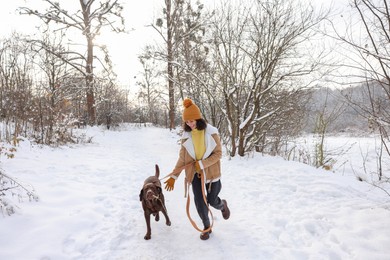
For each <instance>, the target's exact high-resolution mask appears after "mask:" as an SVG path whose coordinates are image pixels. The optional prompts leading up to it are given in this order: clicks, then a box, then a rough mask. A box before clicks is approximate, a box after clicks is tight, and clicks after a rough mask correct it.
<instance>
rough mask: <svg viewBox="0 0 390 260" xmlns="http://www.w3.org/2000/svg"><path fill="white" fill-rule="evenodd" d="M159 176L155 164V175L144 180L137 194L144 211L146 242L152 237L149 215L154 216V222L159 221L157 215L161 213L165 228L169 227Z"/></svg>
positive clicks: (169, 222) (158, 170)
mask: <svg viewBox="0 0 390 260" xmlns="http://www.w3.org/2000/svg"><path fill="white" fill-rule="evenodd" d="M159 176H160V169H159V167H158V165H157V164H156V174H155V175H154V176H150V177H148V178H147V179H146V180H145V182H144V186H143V187H142V190H141V192H140V194H139V199H140V201H142V208H143V209H144V215H145V220H146V235H145V236H144V238H145V239H146V240H148V239H150V238H151V235H152V230H151V228H150V214H153V216H155V220H156V221H159V220H160V216H159V214H158V213H159V212H160V211H161V212H162V213H163V214H164V216H165V220H166V224H167V226H170V225H171V221H170V220H169V217H168V212H167V209H166V208H165V199H164V194H163V193H162V188H161V182H160V180H159V179H158V178H159Z"/></svg>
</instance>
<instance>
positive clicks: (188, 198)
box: [160, 162, 214, 233]
mask: <svg viewBox="0 0 390 260" xmlns="http://www.w3.org/2000/svg"><path fill="white" fill-rule="evenodd" d="M193 163H194V162H191V163H188V164H186V165H184V166H182V167H180V168H179V169H178V170H177V171H176V172H171V173H170V174H168V175H167V176H165V177H163V178H161V179H160V180H163V179H166V178H168V177H170V176H172V175H173V174H175V173H177V172H181V171H182V170H184V169H185V168H187V167H189V166H190V165H192V164H193ZM201 171H202V173H200V182H201V188H202V195H203V200H204V203H205V204H206V206H207V210H208V211H209V213H210V215H211V220H212V221H211V225H210V227H208V228H207V229H206V230H203V229H200V228H199V227H198V226H197V225H196V223H195V221H194V220H193V219H192V218H191V214H190V194H189V192H188V190H189V189H188V188H189V186H190V185H191V184H190V182H187V181H186V180H185V181H184V197H186V196H187V205H186V212H187V217H188V219H189V220H190V223H191V224H192V226H193V227H194V228H195V229H196V230H198V231H199V232H202V233H203V232H209V231H210V230H211V228H212V227H213V225H214V216H213V213H212V212H211V210H210V207H209V204H208V202H207V197H206V193H205V173H204V171H203V170H201ZM194 178H195V176H194Z"/></svg>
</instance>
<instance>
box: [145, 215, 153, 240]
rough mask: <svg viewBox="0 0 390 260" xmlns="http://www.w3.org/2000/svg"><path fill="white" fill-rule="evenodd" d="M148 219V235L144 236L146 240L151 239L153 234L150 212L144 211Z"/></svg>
mask: <svg viewBox="0 0 390 260" xmlns="http://www.w3.org/2000/svg"><path fill="white" fill-rule="evenodd" d="M144 215H145V220H146V235H145V236H144V239H145V240H149V239H150V238H151V236H152V229H151V228H150V213H147V212H144Z"/></svg>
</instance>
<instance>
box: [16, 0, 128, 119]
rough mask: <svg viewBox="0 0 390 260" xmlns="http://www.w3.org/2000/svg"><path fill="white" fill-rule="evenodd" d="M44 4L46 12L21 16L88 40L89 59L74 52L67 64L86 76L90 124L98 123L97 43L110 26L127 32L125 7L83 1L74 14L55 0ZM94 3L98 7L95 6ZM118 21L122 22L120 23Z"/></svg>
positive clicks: (110, 0) (113, 1)
mask: <svg viewBox="0 0 390 260" xmlns="http://www.w3.org/2000/svg"><path fill="white" fill-rule="evenodd" d="M42 2H44V3H46V4H48V7H47V9H46V10H45V11H37V10H34V9H32V8H29V7H21V8H20V12H21V14H28V15H34V16H37V17H38V18H40V19H41V20H42V21H44V22H45V23H46V24H49V23H55V24H56V25H57V26H58V28H59V30H67V29H69V28H74V29H76V30H78V31H79V32H80V33H81V34H82V35H84V37H85V39H86V43H87V44H86V46H87V51H86V53H87V54H86V56H85V55H84V54H81V53H78V52H72V54H73V55H72V57H70V58H69V59H67V60H66V61H67V62H68V63H69V64H70V65H72V66H74V68H76V69H77V70H79V71H80V72H82V73H83V75H84V77H85V82H86V103H87V111H88V115H89V118H88V122H89V124H95V122H96V107H95V97H94V86H93V84H94V72H93V68H94V59H95V56H94V47H95V44H94V40H95V38H96V36H97V35H99V34H100V33H101V31H102V29H103V28H105V27H108V28H110V29H111V30H112V31H115V32H122V31H123V30H124V20H123V17H122V16H121V12H122V6H121V4H119V2H118V0H101V1H95V0H80V1H79V2H80V10H79V11H78V12H76V13H74V14H72V13H70V12H69V11H68V10H66V9H64V8H62V6H61V5H60V3H59V2H56V1H52V0H42ZM95 4H97V6H96V7H95ZM118 19H119V23H118V21H117V20H118ZM60 26H62V27H60ZM42 46H44V45H42ZM68 54H71V53H68ZM56 55H58V57H63V55H62V53H56ZM82 68H83V69H82Z"/></svg>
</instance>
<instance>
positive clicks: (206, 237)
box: [200, 228, 212, 240]
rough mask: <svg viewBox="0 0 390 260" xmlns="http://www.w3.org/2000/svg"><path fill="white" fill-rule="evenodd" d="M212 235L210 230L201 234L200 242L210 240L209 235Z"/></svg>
mask: <svg viewBox="0 0 390 260" xmlns="http://www.w3.org/2000/svg"><path fill="white" fill-rule="evenodd" d="M206 229H207V228H205V229H204V230H206ZM211 233H212V230H211V229H210V231H208V232H203V233H201V234H200V239H202V240H207V239H209V238H210V234H211Z"/></svg>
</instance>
